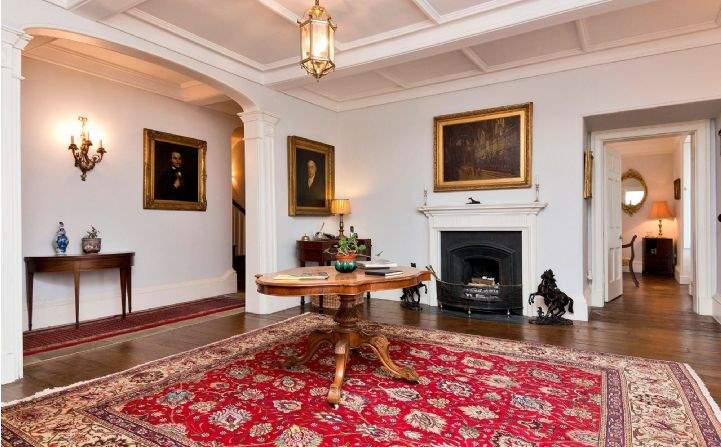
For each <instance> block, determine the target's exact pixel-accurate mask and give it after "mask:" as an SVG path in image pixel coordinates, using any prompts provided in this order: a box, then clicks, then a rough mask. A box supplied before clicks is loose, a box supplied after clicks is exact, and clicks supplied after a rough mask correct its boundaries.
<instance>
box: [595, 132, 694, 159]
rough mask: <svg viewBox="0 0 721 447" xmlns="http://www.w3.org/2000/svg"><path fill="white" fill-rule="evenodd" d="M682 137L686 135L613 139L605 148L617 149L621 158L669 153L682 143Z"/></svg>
mask: <svg viewBox="0 0 721 447" xmlns="http://www.w3.org/2000/svg"><path fill="white" fill-rule="evenodd" d="M684 139H686V135H669V136H664V137H655V138H642V139H637V140H626V141H615V142H611V143H608V144H606V148H607V149H613V150H616V151H618V153H619V154H620V155H621V157H622V158H627V157H643V156H650V155H670V154H673V153H674V151H675V150H676V149H679V148H680V147H681V146H682V145H683V141H684Z"/></svg>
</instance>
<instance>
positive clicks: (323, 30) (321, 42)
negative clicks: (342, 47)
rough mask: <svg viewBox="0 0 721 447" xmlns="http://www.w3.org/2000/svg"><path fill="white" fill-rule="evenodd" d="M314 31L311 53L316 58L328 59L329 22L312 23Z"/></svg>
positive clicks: (314, 21)
mask: <svg viewBox="0 0 721 447" xmlns="http://www.w3.org/2000/svg"><path fill="white" fill-rule="evenodd" d="M311 26H312V27H313V31H312V32H311V39H312V41H313V43H312V44H311V53H312V55H313V57H314V58H318V59H328V30H327V27H328V22H325V21H319V20H313V21H311Z"/></svg>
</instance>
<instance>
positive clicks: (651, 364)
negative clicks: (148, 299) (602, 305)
mask: <svg viewBox="0 0 721 447" xmlns="http://www.w3.org/2000/svg"><path fill="white" fill-rule="evenodd" d="M330 323H331V320H330V319H329V317H326V316H323V315H317V314H306V315H303V316H300V317H296V318H294V319H290V320H286V321H283V322H281V323H278V324H276V325H273V326H269V327H266V328H263V329H260V330H257V331H254V332H250V333H247V334H242V335H239V336H236V337H233V338H230V339H227V340H223V341H220V342H218V343H215V344H211V345H208V346H204V347H201V348H198V349H195V350H192V351H188V352H185V353H182V354H178V355H174V356H171V357H168V358H165V359H162V360H157V361H154V362H151V363H148V364H146V365H141V366H138V367H136V368H133V369H131V370H128V371H124V372H121V373H118V374H115V375H112V376H108V377H103V378H100V379H97V380H94V381H90V382H87V383H82V384H78V385H74V386H72V387H69V388H66V389H60V390H52V391H47V392H44V393H43V394H41V395H38V396H35V397H31V398H29V399H27V400H25V401H22V402H19V403H13V404H10V405H9V406H6V407H5V408H3V411H2V439H3V445H4V446H8V447H9V446H13V447H23V446H70V445H72V446H98V447H99V446H118V447H123V446H165V447H175V446H193V447H220V446H269V447H270V446H275V447H316V446H359V447H360V446H363V447H365V446H414V447H420V446H436V447H444V446H502V447H523V446H596V445H602V446H631V445H633V446H641V445H646V446H706V447H712V446H715V447H719V446H721V423H720V422H719V416H720V415H721V413H720V412H719V409H718V407H717V406H716V404H715V403H714V402H713V401H712V400H711V399H710V398H709V397H708V393H707V391H706V389H705V388H704V386H703V384H702V383H701V382H700V380H699V379H698V377H697V376H696V375H695V374H694V373H693V371H692V370H691V369H690V368H689V367H688V366H686V365H683V364H679V363H673V362H666V361H655V360H647V359H640V358H633V357H622V356H615V355H607V354H599V353H592V352H583V351H576V350H570V349H564V348H558V347H553V346H545V345H539V344H530V343H521V342H515V341H508V340H500V339H492V338H485V337H480V336H473V335H465V334H456V333H449V332H442V331H428V330H422V329H417V328H412V327H404V326H386V325H383V326H381V330H382V331H383V333H384V334H385V335H386V336H387V337H388V338H389V339H390V341H391V348H392V351H393V356H394V358H395V359H396V361H397V362H399V363H404V364H406V365H412V366H413V367H414V368H415V369H416V371H417V372H418V373H419V374H420V378H421V379H420V382H419V383H416V384H411V383H406V382H403V381H399V380H396V379H393V378H391V377H389V376H388V374H387V373H386V371H385V370H384V369H382V368H380V367H379V363H378V361H377V360H376V359H375V358H374V355H373V354H372V353H371V352H370V351H367V350H363V349H361V350H360V355H354V356H352V358H351V363H350V366H349V371H348V372H347V373H346V378H347V380H346V382H345V384H344V386H343V395H342V399H341V404H340V406H339V408H338V409H333V408H332V407H330V406H328V405H327V404H326V402H325V396H326V393H327V391H328V390H327V386H328V384H329V383H330V381H331V378H332V377H333V373H334V367H333V357H332V353H333V351H332V349H331V348H330V347H328V348H326V349H324V350H321V351H319V353H318V354H316V357H315V358H314V359H313V360H312V361H311V362H310V363H308V364H307V365H306V366H302V367H298V368H291V369H286V368H283V367H282V366H281V364H282V361H283V359H284V358H286V357H288V356H290V355H296V354H298V352H299V351H300V350H302V349H303V346H304V341H305V340H304V339H305V335H306V334H307V333H308V332H309V331H310V330H312V329H316V328H319V327H322V326H325V325H328V324H330Z"/></svg>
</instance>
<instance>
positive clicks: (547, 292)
mask: <svg viewBox="0 0 721 447" xmlns="http://www.w3.org/2000/svg"><path fill="white" fill-rule="evenodd" d="M537 296H542V297H543V304H545V305H546V308H547V311H546V313H545V314H544V313H543V310H542V309H541V308H540V307H539V308H538V317H536V318H532V319H531V321H530V322H531V323H532V324H573V321H571V320H569V319H567V318H563V314H565V313H566V306H568V312H570V313H573V298H571V297H570V296H568V295H566V294H565V293H564V292H562V291H561V290H559V288H558V285H557V284H556V277H555V275H554V274H553V270H551V269H548V270H546V271H545V272H543V275H541V284H539V285H538V290H537V291H536V292H534V293H532V294H530V295H529V296H528V304H533V303H534V301H535V298H536V297H537Z"/></svg>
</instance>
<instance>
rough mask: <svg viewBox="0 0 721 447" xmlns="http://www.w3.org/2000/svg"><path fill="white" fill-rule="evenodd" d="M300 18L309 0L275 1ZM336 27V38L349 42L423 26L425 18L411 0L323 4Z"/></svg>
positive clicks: (347, 0)
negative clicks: (419, 25)
mask: <svg viewBox="0 0 721 447" xmlns="http://www.w3.org/2000/svg"><path fill="white" fill-rule="evenodd" d="M277 1H278V3H280V4H282V5H283V6H285V7H286V8H288V9H290V10H291V11H293V12H294V13H296V14H297V15H298V17H301V16H302V15H303V14H304V13H305V11H307V10H308V8H310V7H311V6H312V5H313V1H312V0H277ZM321 5H322V6H323V7H325V8H326V9H327V10H328V13H329V14H330V15H331V17H333V21H334V22H335V23H336V24H337V25H338V31H337V32H336V38H337V39H338V41H340V42H349V41H352V40H356V39H360V38H363V37H368V36H372V35H375V34H378V33H383V32H386V31H390V30H393V29H396V28H402V27H404V26H408V25H412V24H414V23H418V22H423V21H425V20H426V16H425V15H423V13H422V12H421V10H419V9H418V7H417V6H415V5H414V4H413V2H412V1H411V0H392V1H389V0H362V1H359V0H323V1H321Z"/></svg>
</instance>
